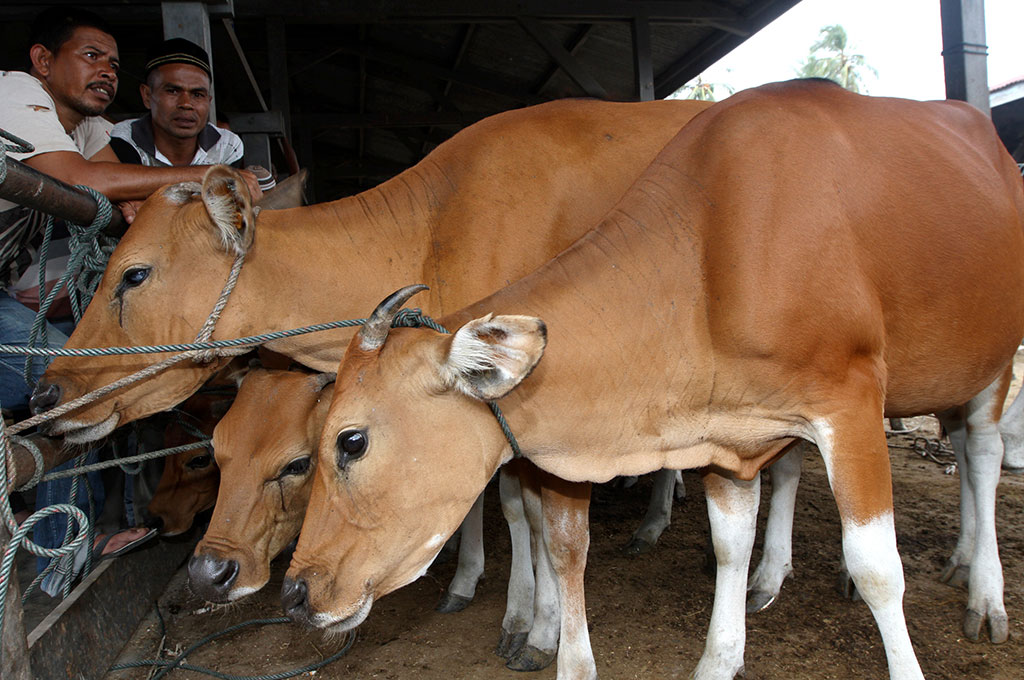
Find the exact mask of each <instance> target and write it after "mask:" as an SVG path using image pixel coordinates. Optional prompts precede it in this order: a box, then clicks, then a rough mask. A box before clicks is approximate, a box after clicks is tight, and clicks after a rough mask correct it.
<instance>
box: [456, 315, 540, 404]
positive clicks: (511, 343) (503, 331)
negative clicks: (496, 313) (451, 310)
mask: <svg viewBox="0 0 1024 680" xmlns="http://www.w3.org/2000/svg"><path fill="white" fill-rule="evenodd" d="M491 317H492V315H490V314H488V315H487V316H485V317H482V318H480V319H475V320H473V321H470V322H469V323H467V324H466V325H465V326H463V327H462V328H460V329H459V330H458V332H456V334H455V336H454V337H453V338H452V344H451V348H450V350H449V353H448V360H447V361H446V362H445V363H444V364H443V365H442V367H441V379H442V380H444V381H445V383H446V384H449V385H454V386H455V387H457V388H458V389H459V390H460V391H462V392H464V393H465V394H467V395H469V396H471V397H474V398H477V399H479V398H481V396H483V395H482V394H481V390H482V389H483V390H484V391H486V390H487V388H484V386H483V385H482V384H480V383H481V381H480V380H478V379H474V376H477V375H478V374H481V373H484V372H487V371H496V372H497V373H498V375H497V376H494V377H493V378H492V379H489V380H485V381H484V382H486V383H488V384H490V385H495V386H496V385H498V384H502V383H504V384H506V385H507V387H506V388H504V389H502V391H507V389H511V388H512V387H513V386H514V385H515V384H517V383H518V382H519V380H521V379H522V378H523V377H524V375H525V373H524V371H523V369H524V367H532V366H533V364H534V361H533V360H532V358H531V356H530V353H529V352H528V351H527V348H528V347H529V340H528V339H527V338H526V337H523V332H522V328H517V327H515V326H514V325H510V324H506V323H503V322H502V321H501V317H498V319H495V320H493V321H492V320H491ZM495 335H499V336H500V339H497V340H495V339H494V338H493V336H495ZM481 336H492V337H491V339H490V341H488V340H483V339H481ZM525 372H529V370H528V369H527V370H526V371H525ZM495 378H496V379H495ZM485 398H487V397H485Z"/></svg>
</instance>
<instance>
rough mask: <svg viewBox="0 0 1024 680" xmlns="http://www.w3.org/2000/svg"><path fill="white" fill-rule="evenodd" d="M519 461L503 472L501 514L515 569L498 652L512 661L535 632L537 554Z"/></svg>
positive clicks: (500, 476)
mask: <svg viewBox="0 0 1024 680" xmlns="http://www.w3.org/2000/svg"><path fill="white" fill-rule="evenodd" d="M519 465H520V462H519V461H512V462H511V463H508V464H507V465H505V466H504V467H502V468H501V470H500V471H499V473H498V474H499V478H498V484H499V487H498V488H499V490H500V492H501V510H502V512H503V513H504V515H505V521H506V522H508V530H509V534H511V537H512V568H511V570H510V572H509V578H508V598H507V600H506V605H505V617H504V619H502V622H501V639H500V640H499V642H498V647H497V649H496V650H495V652H496V653H497V654H498V656H500V657H502V658H505V659H507V658H509V657H510V656H512V655H513V654H514V653H516V652H518V651H519V649H520V648H521V647H522V646H523V645H524V644H525V643H526V636H527V635H529V633H530V629H531V628H533V599H534V588H535V586H534V577H533V558H532V554H533V551H532V550H531V548H530V525H529V522H527V521H526V510H525V509H524V508H523V493H522V489H521V488H520V484H519Z"/></svg>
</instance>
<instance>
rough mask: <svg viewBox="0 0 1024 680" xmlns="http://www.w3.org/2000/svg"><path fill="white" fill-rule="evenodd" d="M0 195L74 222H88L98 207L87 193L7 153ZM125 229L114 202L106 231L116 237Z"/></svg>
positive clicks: (93, 216)
mask: <svg viewBox="0 0 1024 680" xmlns="http://www.w3.org/2000/svg"><path fill="white" fill-rule="evenodd" d="M0 198H3V199H7V200H8V201H11V202H12V203H17V204H18V205H23V206H25V207H27V208H31V209H33V210H38V211H40V212H44V213H47V214H49V215H54V216H56V217H59V218H61V219H63V220H67V221H68V222H72V223H74V224H90V223H91V222H92V221H93V219H94V218H95V217H96V211H97V210H98V206H97V205H96V200H95V199H94V198H93V197H92V196H90V195H89V194H87V193H85V192H82V191H79V190H78V189H76V188H75V187H73V186H71V185H70V184H66V183H64V182H62V181H60V180H59V179H57V178H55V177H50V176H49V175H46V174H43V173H41V172H39V171H38V170H36V169H35V168H33V167H31V166H28V165H25V164H24V163H21V162H19V161H16V160H15V159H13V158H11V157H10V156H8V157H7V179H5V180H4V181H3V183H0ZM127 229H128V224H127V223H126V222H125V221H124V217H123V216H122V215H121V211H120V210H118V209H117V207H116V206H115V208H114V210H113V213H112V214H111V216H110V225H109V226H108V227H107V228H106V233H107V234H110V235H111V236H117V237H119V236H121V235H123V234H124V232H125V231H126V230H127Z"/></svg>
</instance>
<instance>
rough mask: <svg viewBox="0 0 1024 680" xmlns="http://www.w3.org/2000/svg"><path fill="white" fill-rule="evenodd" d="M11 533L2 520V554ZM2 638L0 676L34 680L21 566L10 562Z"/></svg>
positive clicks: (19, 679)
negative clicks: (25, 620)
mask: <svg viewBox="0 0 1024 680" xmlns="http://www.w3.org/2000/svg"><path fill="white" fill-rule="evenodd" d="M10 542H11V534H10V532H8V531H7V527H6V526H5V525H4V524H3V523H2V522H0V555H2V554H3V553H4V552H6V551H7V546H8V545H10ZM0 638H2V651H3V662H2V663H0V677H2V678H4V680H32V664H31V662H30V660H29V655H28V642H27V641H26V638H25V622H24V619H23V616H22V610H21V589H20V588H19V587H18V565H17V564H12V565H11V574H10V582H9V583H8V584H7V596H6V597H5V598H4V629H3V631H0Z"/></svg>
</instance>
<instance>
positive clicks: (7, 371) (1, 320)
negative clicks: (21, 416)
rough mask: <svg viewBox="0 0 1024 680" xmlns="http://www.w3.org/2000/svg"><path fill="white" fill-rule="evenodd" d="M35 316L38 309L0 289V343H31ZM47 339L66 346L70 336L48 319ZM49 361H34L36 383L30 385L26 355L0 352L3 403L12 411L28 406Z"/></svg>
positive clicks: (51, 343)
mask: <svg viewBox="0 0 1024 680" xmlns="http://www.w3.org/2000/svg"><path fill="white" fill-rule="evenodd" d="M35 320H36V313H35V312H34V311H32V310H31V309H29V308H28V307H26V306H25V305H23V304H21V303H20V302H18V301H17V300H15V299H14V298H13V297H11V296H10V295H8V294H7V291H0V345H22V346H24V345H25V344H27V343H28V336H29V334H30V333H31V332H32V324H33V323H34V322H35ZM69 330H70V329H69ZM46 339H47V344H48V345H49V346H50V347H63V346H64V343H66V342H67V341H68V336H67V335H65V334H64V332H63V331H62V330H61V329H60V328H58V327H56V326H54V325H53V324H52V323H48V324H46ZM48 363H49V361H48V358H47V357H42V358H40V359H37V360H36V361H34V362H33V364H32V383H33V384H32V386H29V385H28V383H26V382H25V355H23V354H0V406H3V407H4V408H5V409H10V410H12V411H24V410H27V409H28V400H29V397H31V396H32V387H34V386H35V383H36V382H38V381H39V378H40V376H42V375H43V371H45V370H46V365H47V364H48Z"/></svg>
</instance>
